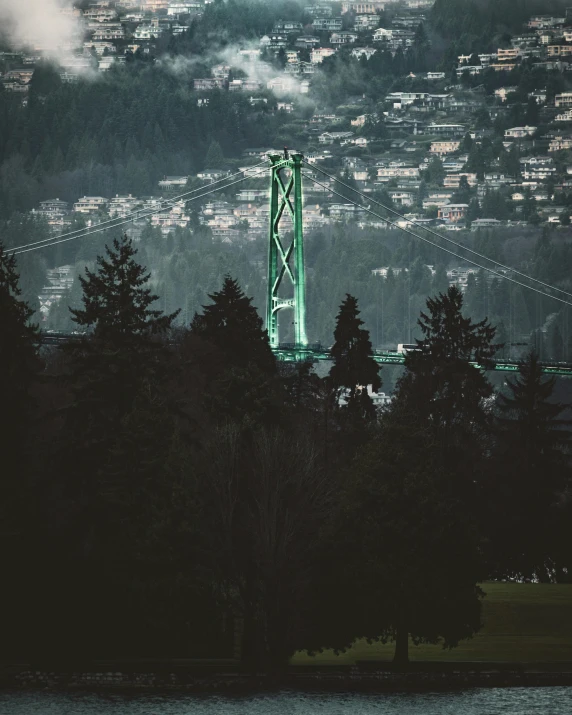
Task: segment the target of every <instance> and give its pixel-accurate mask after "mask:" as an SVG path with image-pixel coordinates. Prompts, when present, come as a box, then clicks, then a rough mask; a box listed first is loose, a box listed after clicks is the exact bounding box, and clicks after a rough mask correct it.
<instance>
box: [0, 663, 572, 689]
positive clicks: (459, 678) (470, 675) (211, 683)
mask: <svg viewBox="0 0 572 715" xmlns="http://www.w3.org/2000/svg"><path fill="white" fill-rule="evenodd" d="M554 665H555V666H556V667H555V669H553V670H528V671H527V670H525V669H524V667H522V668H519V669H512V668H511V669H502V668H499V669H486V670H484V669H462V668H457V669H452V670H435V669H432V670H412V671H406V672H394V671H389V670H368V671H364V670H361V669H360V668H358V667H351V668H349V669H348V670H347V671H346V672H340V671H339V670H338V669H336V671H335V672H327V671H324V670H320V671H318V672H306V673H303V672H286V673H284V674H281V675H266V674H246V673H242V672H239V671H236V670H235V671H228V672H211V673H197V672H195V673H193V672H192V671H187V672H156V671H120V670H116V671H107V672H101V671H72V670H70V671H66V672H62V671H53V670H45V671H44V670H42V671H40V670H25V671H21V672H17V673H7V672H4V673H2V675H1V676H0V690H2V691H10V690H28V689H29V690H36V689H47V690H55V691H58V690H60V691H61V690H92V691H94V690H95V691H119V692H139V693H141V692H150V691H168V692H177V691H178V692H184V693H197V694H208V693H216V694H229V695H240V694H253V693H257V692H276V691H281V690H293V691H301V692H305V691H321V692H342V691H343V692H348V691H354V692H360V691H361V692H368V691H369V692H399V691H412V692H415V691H419V692H426V691H435V690H458V689H466V688H499V687H502V688H507V687H550V686H551V687H559V686H572V670H570V669H568V668H567V669H558V667H557V664H554ZM566 665H568V664H566Z"/></svg>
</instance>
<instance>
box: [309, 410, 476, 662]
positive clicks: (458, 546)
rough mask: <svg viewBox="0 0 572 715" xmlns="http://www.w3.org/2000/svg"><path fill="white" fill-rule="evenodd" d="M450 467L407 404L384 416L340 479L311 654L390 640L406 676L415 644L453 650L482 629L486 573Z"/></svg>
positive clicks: (322, 567) (311, 636)
mask: <svg viewBox="0 0 572 715" xmlns="http://www.w3.org/2000/svg"><path fill="white" fill-rule="evenodd" d="M454 469H455V468H454V467H453V466H452V463H449V464H448V465H444V464H443V463H442V461H441V458H440V454H439V448H438V445H436V443H435V441H434V439H433V437H432V435H431V434H430V433H429V432H428V430H427V428H426V426H425V425H424V424H423V423H422V422H420V421H419V420H418V418H417V415H416V414H415V413H410V412H409V410H408V408H407V406H406V405H404V404H403V403H401V404H400V405H398V406H397V407H394V408H392V409H391V411H390V412H388V413H385V414H384V415H383V416H382V418H381V423H380V425H379V428H378V430H377V431H376V434H375V437H374V439H372V440H371V441H370V442H369V443H368V444H366V445H365V446H364V448H363V449H362V450H360V452H359V453H358V455H357V456H356V459H355V461H354V462H353V464H352V465H351V467H350V469H349V470H348V472H347V474H345V475H344V487H343V489H342V493H341V494H340V496H339V506H338V510H337V512H336V514H335V518H334V521H335V525H336V526H335V529H334V530H333V533H334V534H335V541H334V548H332V547H331V545H330V544H328V546H329V551H328V552H327V553H324V555H323V557H322V560H321V563H320V564H319V565H318V566H317V567H318V569H319V596H320V598H319V599H318V603H317V605H316V612H315V615H314V618H313V619H312V623H311V626H312V627H311V628H309V631H308V635H307V640H306V642H305V643H303V645H304V646H305V647H310V648H312V649H313V648H315V649H317V648H323V647H329V648H348V647H351V645H352V644H353V642H354V641H355V639H356V638H367V639H370V640H374V641H379V640H383V641H384V642H385V640H393V641H394V642H395V657H394V663H395V664H396V666H397V667H399V668H405V667H407V663H408V657H409V655H408V653H409V640H410V639H411V640H412V641H413V643H414V644H415V645H418V644H420V643H439V642H440V643H441V644H442V645H443V646H444V647H448V648H451V647H454V646H456V645H457V644H458V643H459V641H460V640H461V639H463V638H469V637H471V636H472V635H473V634H474V633H475V632H477V631H478V630H479V628H480V617H479V614H480V602H479V598H480V596H481V595H482V592H481V590H480V589H479V587H478V585H477V584H478V583H479V582H480V581H481V580H482V578H483V575H484V571H483V566H482V563H481V559H480V557H479V553H478V549H477V540H476V532H475V529H474V522H473V520H472V519H471V518H470V516H468V515H467V511H466V508H464V506H463V504H462V503H460V501H459V499H458V497H457V496H456V495H455V493H454V490H452V488H451V485H452V483H453V481H454V474H453V473H452V472H454ZM340 573H343V574H344V576H343V578H340Z"/></svg>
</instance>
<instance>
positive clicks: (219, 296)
mask: <svg viewBox="0 0 572 715" xmlns="http://www.w3.org/2000/svg"><path fill="white" fill-rule="evenodd" d="M209 298H210V299H211V301H212V303H211V305H205V306H203V313H202V314H196V315H195V317H194V318H193V322H192V325H191V330H192V332H193V333H194V334H195V335H198V336H200V337H201V338H203V339H204V340H207V341H208V342H210V343H211V344H212V345H214V346H216V347H217V349H218V350H219V351H220V354H221V356H222V358H223V361H224V362H225V363H226V365H234V366H237V367H246V366H248V365H254V366H255V367H256V368H257V369H258V370H260V371H261V372H263V373H265V374H267V375H273V374H274V373H275V372H276V360H275V358H274V355H273V354H272V350H271V349H270V343H269V342H268V334H267V332H266V331H265V330H263V328H262V318H261V317H260V316H259V315H258V312H257V311H256V308H255V307H254V306H253V305H252V298H248V297H247V296H246V295H245V294H244V293H243V291H242V290H241V288H240V286H239V285H238V282H237V281H235V280H234V279H233V278H231V277H230V276H229V275H227V276H225V279H224V283H223V286H222V289H221V290H220V291H217V292H215V293H212V294H210V295H209Z"/></svg>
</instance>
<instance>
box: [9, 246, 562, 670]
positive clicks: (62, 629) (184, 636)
mask: <svg viewBox="0 0 572 715" xmlns="http://www.w3.org/2000/svg"><path fill="white" fill-rule="evenodd" d="M147 278H148V276H147V274H146V271H145V269H144V268H143V267H141V266H140V265H139V264H138V263H137V262H136V258H135V250H134V249H133V247H132V245H131V244H130V243H129V242H128V241H127V240H121V241H115V242H114V245H113V246H112V247H111V248H109V249H108V250H107V254H106V256H105V257H103V258H100V259H99V261H98V265H97V268H96V269H95V270H94V271H93V272H90V271H87V272H86V276H85V278H83V279H82V280H81V285H82V289H83V307H82V308H81V309H76V310H74V311H73V318H74V321H75V322H76V324H77V329H78V331H81V332H87V335H88V337H78V339H77V341H75V342H70V343H68V344H67V345H66V346H65V347H64V348H61V349H57V348H52V349H47V348H44V349H43V350H42V351H41V352H38V347H37V334H36V330H35V329H34V328H33V327H30V326H29V324H28V322H29V317H30V315H31V311H30V309H29V308H28V307H27V305H26V304H25V303H24V302H23V301H21V299H20V297H19V292H18V291H19V289H18V276H17V274H16V272H15V263H14V259H13V258H11V257H10V256H9V255H7V254H6V253H3V252H1V251H0V406H1V410H2V416H3V419H2V429H1V430H0V475H1V480H0V489H1V493H0V549H1V553H0V559H1V563H2V576H3V582H2V587H1V594H2V595H1V599H2V602H1V603H0V613H1V618H2V639H1V644H2V645H1V649H2V650H1V653H0V659H5V660H8V661H12V662H15V661H18V660H19V659H32V661H34V662H38V661H44V662H48V663H57V662H61V661H62V660H65V661H66V662H71V663H78V662H81V661H82V659H89V658H92V657H98V656H99V657H102V656H103V657H121V656H153V657H162V656H171V657H173V656H181V657H193V656H200V657H212V656H227V657H228V656H231V655H232V654H233V653H235V652H240V653H241V658H242V661H243V663H244V664H245V665H247V666H253V667H254V666H256V667H258V668H276V667H280V666H282V665H284V664H285V663H286V662H287V659H288V658H289V656H291V655H292V654H293V653H294V652H295V651H296V650H298V649H307V650H309V651H316V650H318V649H321V648H324V647H333V648H336V649H341V648H344V647H347V646H349V645H350V644H351V643H352V642H353V640H354V639H356V638H358V637H368V638H373V639H376V638H384V639H393V640H395V641H396V658H397V660H398V661H400V662H404V661H405V660H406V659H407V635H408V634H410V635H411V636H412V637H413V638H414V640H415V641H416V642H422V641H424V642H439V641H440V642H442V643H443V644H444V645H445V646H454V645H456V644H457V643H458V641H459V640H460V639H462V638H466V637H470V636H471V635H472V634H473V633H475V632H476V631H477V630H478V629H479V627H480V598H481V597H482V595H483V594H482V591H481V590H480V589H479V587H478V585H477V584H479V583H481V582H482V581H483V580H485V579H487V578H504V577H518V578H528V579H531V578H535V579H540V580H542V581H565V580H569V574H570V572H569V568H570V566H571V565H572V564H571V562H572V528H571V524H572V518H571V517H572V499H571V498H570V496H571V495H570V471H569V447H568V444H569V440H568V437H569V432H568V430H567V425H566V423H564V422H563V421H562V420H561V413H562V405H559V404H556V403H554V401H553V400H551V393H552V390H553V387H554V385H553V381H552V380H549V379H546V378H544V377H543V376H542V374H541V372H540V367H539V364H538V361H537V359H536V357H535V356H534V355H531V356H529V358H528V359H527V360H526V362H525V363H523V365H522V368H521V372H520V374H519V375H518V376H515V377H514V378H512V379H511V380H510V381H509V383H508V385H507V387H506V389H505V391H504V393H503V395H502V396H495V395H494V394H493V389H492V387H491V385H490V383H489V382H488V380H487V378H486V376H485V374H484V373H482V372H480V371H478V370H476V369H475V368H473V367H471V366H470V365H469V361H470V360H477V361H478V362H479V363H480V364H486V362H487V360H490V359H491V358H492V357H493V355H494V354H495V350H496V348H495V331H494V329H493V328H492V327H491V326H490V325H489V324H488V323H487V322H486V321H482V322H478V323H474V322H473V321H471V320H470V319H468V318H465V317H463V316H462V312H461V309H462V302H463V299H462V294H461V293H460V292H459V291H458V290H457V289H456V288H451V289H449V291H448V292H446V293H445V294H439V296H438V297H436V298H435V299H432V300H430V301H428V303H427V308H426V310H425V312H424V313H423V314H422V315H421V318H420V329H421V331H422V335H423V340H422V342H421V344H420V346H421V350H420V351H418V352H413V353H409V354H408V356H407V359H406V368H407V369H406V372H405V375H404V377H403V378H402V379H401V380H400V382H399V383H398V386H397V390H396V395H395V399H394V401H393V402H392V404H391V407H390V408H389V409H387V410H386V411H384V412H383V413H381V414H379V413H377V412H376V410H375V408H374V406H373V403H372V401H371V399H370V398H369V396H368V394H367V393H366V391H365V390H362V389H360V387H359V386H360V385H368V384H370V385H372V386H373V387H374V389H375V388H379V387H380V385H381V379H380V375H379V374H378V372H379V371H378V367H377V365H376V364H375V363H374V362H373V360H372V359H371V357H370V352H371V344H370V341H369V334H368V332H367V331H366V330H365V329H364V328H363V323H362V321H361V320H360V319H359V317H358V316H359V310H358V306H357V301H356V300H355V299H354V298H353V297H352V296H347V298H346V300H345V301H344V302H343V304H342V305H341V307H340V311H339V314H338V317H337V323H336V331H335V335H334V339H335V342H334V347H333V356H334V362H333V366H332V369H331V371H330V373H329V376H328V377H327V378H324V379H320V378H319V377H318V376H317V375H316V374H315V373H314V372H313V371H312V369H311V367H309V366H306V365H297V366H294V365H290V366H289V365H285V364H277V363H276V361H275V359H274V356H273V354H272V352H271V351H270V348H269V345H268V340H267V336H266V333H265V332H264V331H263V329H262V321H261V319H260V318H259V316H258V314H257V312H256V310H255V309H254V308H253V307H252V305H251V301H250V299H249V298H247V297H246V296H245V295H244V294H243V293H242V292H241V290H240V288H239V286H238V285H237V283H236V282H235V281H233V280H232V279H231V278H227V279H226V280H225V282H224V285H223V286H222V289H221V290H220V291H219V292H216V293H214V294H213V295H212V296H211V301H210V303H209V305H207V306H205V307H204V309H203V311H202V313H200V314H198V315H196V316H195V318H194V320H193V321H192V324H191V325H190V326H189V327H188V328H184V329H173V328H172V321H173V319H174V317H175V316H174V315H166V314H164V313H162V312H161V311H158V310H156V309H155V307H154V306H155V296H153V295H152V294H151V291H150V290H149V289H148V288H147ZM340 396H342V397H343V399H341V400H340Z"/></svg>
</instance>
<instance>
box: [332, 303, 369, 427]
mask: <svg viewBox="0 0 572 715" xmlns="http://www.w3.org/2000/svg"><path fill="white" fill-rule="evenodd" d="M359 315H360V311H359V309H358V302H357V298H354V296H352V295H350V294H349V293H347V294H346V298H345V300H344V301H343V302H342V304H341V305H340V311H339V313H338V315H337V318H336V328H335V330H334V345H333V346H332V350H331V355H332V359H333V361H334V364H333V365H332V367H331V369H330V374H329V379H330V384H331V386H332V388H333V390H334V392H335V395H336V398H337V399H339V398H340V397H341V396H342V393H343V392H346V394H347V398H346V400H345V401H346V403H347V407H346V409H347V411H348V412H349V413H352V414H356V415H358V416H361V417H364V418H367V419H371V418H373V417H375V408H374V406H373V402H372V400H371V397H370V396H369V395H368V392H367V387H368V385H371V387H372V390H374V391H377V390H379V388H380V387H381V378H380V376H379V365H378V364H377V363H376V362H375V360H374V358H373V357H372V353H373V348H372V345H371V341H370V339H369V331H368V330H366V329H365V328H362V325H363V324H364V323H363V320H361V318H360V317H359Z"/></svg>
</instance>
